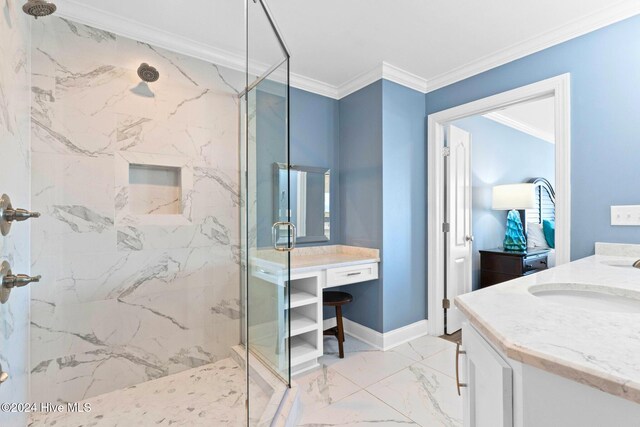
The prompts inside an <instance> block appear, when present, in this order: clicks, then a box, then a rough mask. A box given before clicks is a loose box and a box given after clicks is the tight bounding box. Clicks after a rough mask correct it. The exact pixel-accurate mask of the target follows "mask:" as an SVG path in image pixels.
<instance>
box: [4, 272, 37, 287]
mask: <svg viewBox="0 0 640 427" xmlns="http://www.w3.org/2000/svg"><path fill="white" fill-rule="evenodd" d="M41 278H42V276H40V275H38V276H29V275H26V274H7V275H6V276H4V277H3V278H2V286H4V287H5V288H9V289H11V288H21V287H23V286H26V285H28V284H29V283H32V282H39V281H40V279H41Z"/></svg>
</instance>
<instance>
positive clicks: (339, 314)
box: [336, 305, 344, 359]
mask: <svg viewBox="0 0 640 427" xmlns="http://www.w3.org/2000/svg"><path fill="white" fill-rule="evenodd" d="M336 321H337V324H338V325H337V326H338V349H339V350H340V359H344V345H343V343H344V329H343V326H342V307H341V306H339V305H338V306H336Z"/></svg>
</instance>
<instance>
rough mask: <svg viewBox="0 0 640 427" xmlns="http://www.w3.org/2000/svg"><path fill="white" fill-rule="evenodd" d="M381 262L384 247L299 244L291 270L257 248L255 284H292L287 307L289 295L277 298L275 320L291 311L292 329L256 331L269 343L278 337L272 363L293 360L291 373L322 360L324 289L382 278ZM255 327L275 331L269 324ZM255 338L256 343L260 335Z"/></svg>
mask: <svg viewBox="0 0 640 427" xmlns="http://www.w3.org/2000/svg"><path fill="white" fill-rule="evenodd" d="M379 262H380V253H379V251H378V250H377V249H368V248H357V247H351V246H343V245H336V246H324V247H308V248H298V249H295V251H294V252H292V254H291V264H290V267H291V268H290V271H288V270H287V269H286V266H284V265H282V264H280V263H278V262H276V261H274V260H273V259H270V258H269V251H265V252H262V253H260V252H259V253H258V254H256V256H253V257H252V258H251V262H250V265H251V275H252V276H253V277H254V278H255V279H260V280H254V281H253V282H252V283H251V285H252V286H258V285H261V286H277V287H279V288H281V289H283V290H284V289H286V287H287V285H288V287H289V291H290V301H289V307H288V308H287V307H286V301H285V299H282V298H281V299H279V301H278V302H277V306H278V307H279V308H278V313H277V316H278V319H277V320H278V321H277V322H275V323H276V324H278V325H284V324H286V323H287V322H286V319H287V314H288V319H289V325H290V329H289V333H288V334H287V331H285V330H280V331H278V334H277V338H276V337H273V336H271V335H270V334H269V333H267V334H262V335H260V333H259V332H256V333H254V337H255V336H264V341H265V343H266V344H265V347H268V346H270V345H271V346H273V342H274V341H275V340H277V342H278V344H277V349H278V350H279V351H277V352H276V353H277V354H278V359H277V360H276V361H275V362H274V363H275V364H276V366H278V367H279V369H281V370H285V369H286V368H287V364H288V363H289V360H290V366H291V372H292V373H293V374H298V373H301V372H304V371H306V370H309V369H312V368H315V367H317V366H318V358H319V357H320V356H322V354H323V348H322V346H323V332H324V328H323V326H324V324H323V318H322V291H323V290H324V289H327V288H332V287H337V286H343V285H350V284H354V283H363V286H366V282H370V281H371V280H375V279H377V278H378V263H379ZM289 274H290V276H289ZM267 294H268V295H271V294H274V293H273V292H267ZM275 295H278V296H282V295H283V293H282V292H275ZM252 327H253V328H255V329H258V328H262V329H263V330H266V331H267V332H272V331H273V327H272V325H270V324H265V325H258V326H257V327H255V326H252ZM287 335H288V336H289V337H287ZM287 340H291V342H290V343H289V344H290V345H289V346H288V348H290V351H291V354H290V355H287V354H286V351H284V349H286V348H287V346H286V345H285V344H286V341H287ZM253 341H254V345H255V341H256V339H255V338H254V339H253ZM287 356H290V358H289V357H287Z"/></svg>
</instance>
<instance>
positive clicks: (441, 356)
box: [293, 336, 462, 427]
mask: <svg viewBox="0 0 640 427" xmlns="http://www.w3.org/2000/svg"><path fill="white" fill-rule="evenodd" d="M337 347H338V346H337V342H336V340H335V338H329V337H328V338H325V340H324V348H325V355H324V356H323V357H322V358H321V359H320V363H321V367H320V368H318V369H315V370H313V371H311V372H308V373H303V374H302V375H300V376H297V377H294V379H293V380H294V381H295V382H296V383H298V385H299V387H300V391H301V398H302V405H303V413H302V417H301V418H300V422H299V426H306V427H310V426H320V425H331V426H353V425H357V426H376V427H379V426H381V425H385V426H387V425H389V426H391V425H418V426H429V427H435V426H462V398H461V397H459V396H458V394H457V392H456V383H455V348H456V345H455V344H454V343H453V342H450V341H447V340H444V339H441V338H437V337H430V336H425V337H421V338H418V339H415V340H413V341H410V342H408V343H406V344H402V345H400V346H398V347H396V348H394V349H392V350H388V351H385V352H383V351H379V350H376V349H375V348H373V347H371V346H369V345H368V344H365V343H363V342H362V341H359V340H357V339H355V338H353V337H350V336H347V337H346V341H345V358H344V359H339V358H338V348H337Z"/></svg>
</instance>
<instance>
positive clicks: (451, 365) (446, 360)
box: [420, 346, 456, 378]
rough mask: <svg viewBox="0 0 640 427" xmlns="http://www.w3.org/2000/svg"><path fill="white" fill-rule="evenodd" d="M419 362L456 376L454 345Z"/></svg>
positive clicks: (450, 375)
mask: <svg viewBox="0 0 640 427" xmlns="http://www.w3.org/2000/svg"><path fill="white" fill-rule="evenodd" d="M420 363H421V364H422V365H424V366H426V367H428V368H431V369H435V370H436V371H438V372H442V373H443V374H445V375H447V376H449V377H451V378H455V377H456V347H455V346H453V347H449V348H447V349H446V350H443V351H441V352H440V353H436V354H434V355H433V356H429V357H427V358H426V359H424V360H421V361H420Z"/></svg>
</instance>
